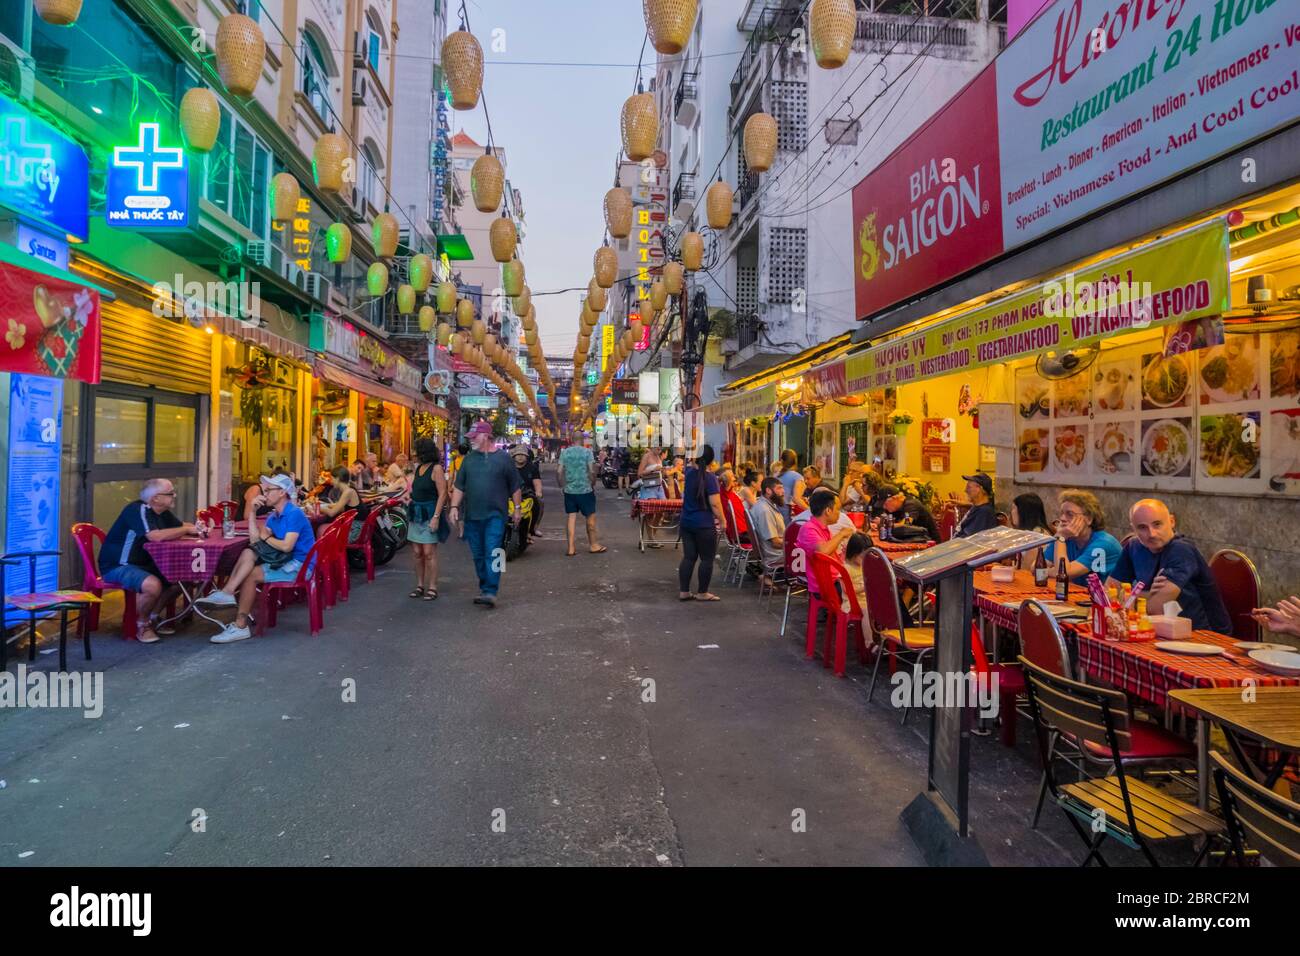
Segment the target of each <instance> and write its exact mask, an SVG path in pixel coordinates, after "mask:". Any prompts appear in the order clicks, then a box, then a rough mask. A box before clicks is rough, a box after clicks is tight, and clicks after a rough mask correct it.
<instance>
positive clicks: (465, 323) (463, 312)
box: [456, 299, 474, 329]
mask: <svg viewBox="0 0 1300 956" xmlns="http://www.w3.org/2000/svg"><path fill="white" fill-rule="evenodd" d="M456 325H457V326H459V327H460V328H462V329H470V328H473V326H474V303H473V302H471V301H470V300H469V299H461V300H460V301H459V302H457V303H456Z"/></svg>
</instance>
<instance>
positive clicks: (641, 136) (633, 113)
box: [620, 93, 659, 163]
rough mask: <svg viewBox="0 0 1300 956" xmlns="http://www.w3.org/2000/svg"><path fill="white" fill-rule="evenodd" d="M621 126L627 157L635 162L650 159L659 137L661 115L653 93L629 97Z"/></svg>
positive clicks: (624, 108) (624, 105)
mask: <svg viewBox="0 0 1300 956" xmlns="http://www.w3.org/2000/svg"><path fill="white" fill-rule="evenodd" d="M620 128H621V130H622V134H623V152H625V153H627V158H628V159H630V160H632V162H634V163H639V162H641V160H643V159H649V158H650V156H651V155H652V154H653V153H654V151H655V143H656V142H657V141H658V139H659V116H658V114H657V113H656V112H655V98H654V94H653V93H636V94H633V95H632V96H629V97H628V98H627V101H626V102H625V103H624V104H623V115H622V120H621V123H620Z"/></svg>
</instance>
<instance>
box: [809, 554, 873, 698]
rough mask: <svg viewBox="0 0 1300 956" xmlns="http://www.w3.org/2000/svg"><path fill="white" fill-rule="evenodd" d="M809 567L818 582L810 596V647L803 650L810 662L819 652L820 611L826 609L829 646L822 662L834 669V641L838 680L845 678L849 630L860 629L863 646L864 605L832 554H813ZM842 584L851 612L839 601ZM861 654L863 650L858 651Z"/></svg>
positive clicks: (823, 654)
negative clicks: (850, 628) (832, 650)
mask: <svg viewBox="0 0 1300 956" xmlns="http://www.w3.org/2000/svg"><path fill="white" fill-rule="evenodd" d="M808 559H809V566H810V567H811V569H812V573H813V576H814V577H815V578H816V580H817V591H818V593H817V594H813V593H812V592H811V591H810V592H809V593H808V637H807V644H806V646H805V648H804V656H805V657H807V658H808V659H809V660H811V659H812V658H813V657H814V656H815V655H816V650H817V611H818V610H819V609H820V608H825V609H826V646H825V647H824V648H823V650H822V662H823V663H824V664H825V666H826V667H830V666H831V640H832V637H833V639H834V641H835V662H834V664H835V676H836V677H843V676H844V665H845V663H846V658H847V657H848V652H849V627H850V626H856V627H857V628H858V635H859V636H858V641H859V644H861V642H862V638H861V628H862V620H863V615H862V605H861V603H859V601H858V593H857V589H856V588H855V587H854V586H853V579H852V578H851V577H849V572H848V570H847V569H846V568H845V567H844V565H843V564H841V563H840V562H839V561H838V560H837V559H835V558H833V557H831V556H830V555H829V554H822V553H821V552H820V551H814V552H813V553H812V554H810V555H809V556H808ZM837 581H839V582H840V584H841V586H842V587H843V591H844V593H845V594H846V595H847V598H848V603H849V609H848V610H847V611H845V610H844V604H843V599H842V598H841V597H840V588H838V587H836V582H837ZM859 650H860V652H861V651H862V650H864V648H859Z"/></svg>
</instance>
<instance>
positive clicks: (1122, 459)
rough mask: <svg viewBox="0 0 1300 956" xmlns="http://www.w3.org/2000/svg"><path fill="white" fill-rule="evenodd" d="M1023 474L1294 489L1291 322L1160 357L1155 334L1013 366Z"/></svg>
mask: <svg viewBox="0 0 1300 956" xmlns="http://www.w3.org/2000/svg"><path fill="white" fill-rule="evenodd" d="M1014 413H1015V422H1016V476H1017V478H1018V479H1020V480H1023V481H1025V482H1030V483H1032V482H1035V481H1041V482H1043V483H1052V484H1077V485H1102V486H1106V487H1117V488H1140V489H1163V490H1175V491H1177V490H1182V491H1186V490H1191V489H1196V490H1200V491H1210V492H1229V493H1241V494H1261V495H1267V494H1273V495H1277V494H1286V495H1300V331H1281V332H1260V331H1257V330H1253V331H1234V330H1233V329H1231V328H1229V329H1228V330H1227V334H1226V335H1225V336H1224V337H1223V340H1222V343H1221V344H1218V345H1212V346H1210V347H1209V348H1205V349H1201V350H1199V351H1195V352H1188V353H1183V354H1180V355H1165V354H1164V353H1163V350H1162V348H1161V343H1160V340H1159V339H1151V340H1149V341H1147V342H1145V343H1141V344H1136V345H1132V346H1127V347H1123V348H1117V349H1106V350H1103V351H1102V352H1101V354H1100V355H1099V356H1098V357H1097V359H1096V360H1095V361H1094V362H1093V363H1092V364H1091V365H1089V366H1088V367H1087V368H1086V369H1084V370H1082V371H1080V372H1078V373H1076V374H1074V375H1071V376H1068V377H1065V378H1057V379H1048V378H1044V377H1043V376H1041V375H1040V374H1039V373H1038V371H1037V369H1036V366H1035V365H1033V364H1029V365H1026V366H1024V367H1021V368H1018V369H1017V370H1016V374H1015V408H1014Z"/></svg>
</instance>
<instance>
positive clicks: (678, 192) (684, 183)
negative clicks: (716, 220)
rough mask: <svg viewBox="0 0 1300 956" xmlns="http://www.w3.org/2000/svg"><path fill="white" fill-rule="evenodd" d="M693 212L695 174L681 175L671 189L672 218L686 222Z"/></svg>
mask: <svg viewBox="0 0 1300 956" xmlns="http://www.w3.org/2000/svg"><path fill="white" fill-rule="evenodd" d="M694 211H695V174H694V173H682V174H681V175H679V176H678V177H677V185H676V186H674V187H673V216H675V217H676V218H678V219H681V220H686V219H689V218H690V217H691V213H692V212H694Z"/></svg>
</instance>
